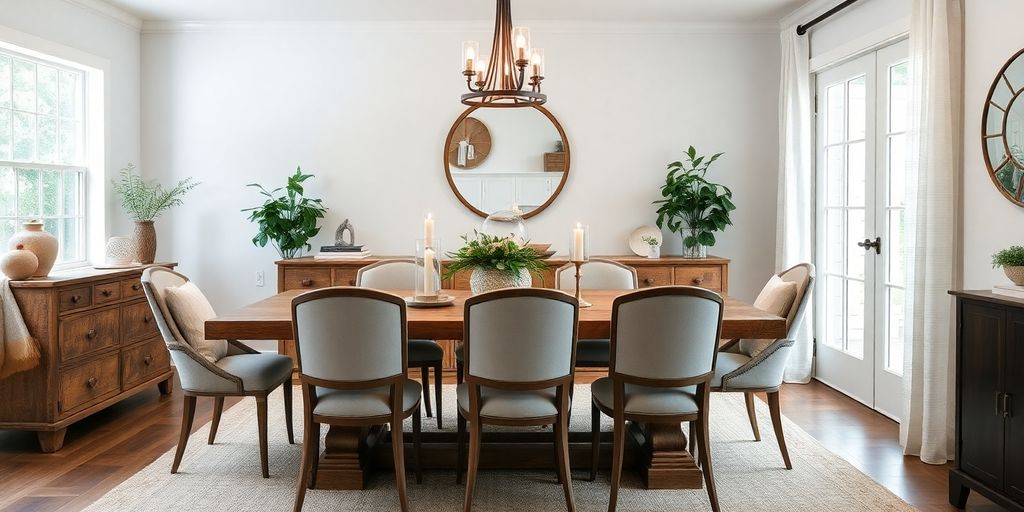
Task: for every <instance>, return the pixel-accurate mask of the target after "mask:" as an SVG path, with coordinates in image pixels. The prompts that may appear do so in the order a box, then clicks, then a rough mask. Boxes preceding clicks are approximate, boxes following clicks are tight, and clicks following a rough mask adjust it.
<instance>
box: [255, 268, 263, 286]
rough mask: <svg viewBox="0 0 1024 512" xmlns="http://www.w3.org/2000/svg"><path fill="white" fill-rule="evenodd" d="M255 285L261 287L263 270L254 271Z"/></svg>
mask: <svg viewBox="0 0 1024 512" xmlns="http://www.w3.org/2000/svg"><path fill="white" fill-rule="evenodd" d="M256 286H257V287H258V288H262V287H263V271H262V270H257V271H256Z"/></svg>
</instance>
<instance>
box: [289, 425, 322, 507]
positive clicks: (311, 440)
mask: <svg viewBox="0 0 1024 512" xmlns="http://www.w3.org/2000/svg"><path fill="white" fill-rule="evenodd" d="M319 444H320V437H319V436H316V437H314V436H313V422H312V421H309V418H306V422H305V424H304V425H303V427H302V465H301V466H299V481H298V482H296V485H295V505H294V506H293V507H292V511H293V512H300V511H301V510H302V504H303V503H304V502H305V501H306V488H307V487H309V488H312V485H310V477H311V473H312V472H313V457H315V456H316V455H314V453H315V452H318V451H320V450H319V446H317V445H319ZM314 446H315V448H314Z"/></svg>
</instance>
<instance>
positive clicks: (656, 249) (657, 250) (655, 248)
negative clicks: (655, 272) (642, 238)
mask: <svg viewBox="0 0 1024 512" xmlns="http://www.w3.org/2000/svg"><path fill="white" fill-rule="evenodd" d="M647 257H648V258H651V259H657V258H660V257H661V246H660V245H649V246H647Z"/></svg>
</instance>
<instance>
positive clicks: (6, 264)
mask: <svg viewBox="0 0 1024 512" xmlns="http://www.w3.org/2000/svg"><path fill="white" fill-rule="evenodd" d="M37 268H39V258H36V255H35V254H33V253H32V252H31V251H28V250H26V249H25V246H24V245H22V244H18V245H16V246H15V247H14V250H13V251H11V252H8V253H7V254H4V255H3V256H2V257H0V272H3V274H4V275H5V276H7V277H9V278H11V279H13V280H15V281H20V280H22V279H28V278H30V277H32V274H35V273H36V269H37Z"/></svg>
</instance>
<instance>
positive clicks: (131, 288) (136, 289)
mask: <svg viewBox="0 0 1024 512" xmlns="http://www.w3.org/2000/svg"><path fill="white" fill-rule="evenodd" d="M145 295H146V292H145V291H143V289H142V280H140V279H139V278H137V277H136V278H135V279H125V280H124V281H121V297H123V298H125V299H131V298H135V297H143V296H145Z"/></svg>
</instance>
